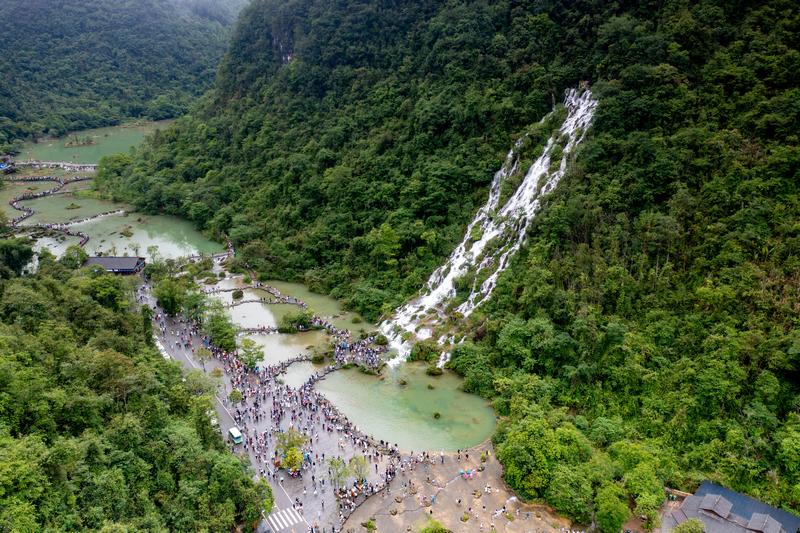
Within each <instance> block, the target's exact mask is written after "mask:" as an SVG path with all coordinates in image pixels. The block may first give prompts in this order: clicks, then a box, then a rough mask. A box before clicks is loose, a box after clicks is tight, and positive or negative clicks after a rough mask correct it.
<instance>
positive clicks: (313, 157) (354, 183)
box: [99, 0, 800, 532]
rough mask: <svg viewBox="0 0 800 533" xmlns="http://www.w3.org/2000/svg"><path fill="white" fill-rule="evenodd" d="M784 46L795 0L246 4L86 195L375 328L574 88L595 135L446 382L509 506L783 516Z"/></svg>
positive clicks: (611, 524) (787, 63) (788, 259)
mask: <svg viewBox="0 0 800 533" xmlns="http://www.w3.org/2000/svg"><path fill="white" fill-rule="evenodd" d="M799 39H800V9H798V6H797V4H796V3H795V2H792V1H790V0H768V1H760V2H749V1H723V0H705V1H700V2H688V1H681V0H673V1H666V2H614V3H608V2H589V1H578V2H556V1H547V0H545V1H541V2H516V1H510V0H507V1H499V2H488V1H467V0H460V1H458V0H450V1H432V2H424V3H423V2H418V3H404V2H400V3H397V2H389V1H373V2H365V1H357V0H347V1H342V2H336V3H330V2H324V1H322V0H294V1H287V2H277V1H274V0H256V1H254V2H253V3H252V4H251V5H250V6H249V7H248V8H246V9H245V11H244V12H243V17H242V19H241V20H240V24H239V25H238V27H237V29H236V31H235V34H234V37H233V41H232V44H231V47H230V50H229V52H228V54H227V55H226V57H225V59H224V60H223V63H222V65H221V67H220V70H219V73H218V76H217V81H216V84H215V86H214V88H213V90H212V91H211V92H210V93H209V94H208V95H207V96H206V97H204V99H203V101H202V102H201V104H200V105H199V107H198V108H197V109H195V110H194V112H193V113H192V114H190V115H189V116H187V117H185V118H183V119H181V120H179V121H178V123H177V124H176V125H175V126H174V127H173V128H171V129H168V130H167V131H164V132H160V133H158V134H156V135H155V136H154V137H152V138H151V139H150V140H149V142H148V143H146V144H145V145H144V146H143V147H142V148H141V149H140V150H138V152H137V153H135V154H134V155H132V156H119V157H114V158H110V159H107V160H106V161H105V162H104V164H103V165H102V168H101V171H100V179H99V183H100V185H101V187H103V188H104V190H106V191H108V192H110V193H111V194H112V195H114V196H115V197H117V198H119V199H124V200H128V201H133V202H135V203H136V204H137V205H138V206H139V207H141V208H143V209H146V210H149V211H154V212H167V213H174V214H179V215H182V216H185V217H188V218H190V219H191V220H193V221H195V223H196V224H197V225H198V227H200V228H203V229H205V230H207V231H209V232H211V233H214V234H217V235H221V234H227V235H229V236H230V237H231V239H232V240H233V241H234V242H235V243H236V244H237V246H238V251H239V255H240V258H241V260H243V261H244V262H246V263H248V264H249V265H250V266H252V267H254V268H255V270H257V271H258V272H259V273H260V274H262V275H263V276H265V277H273V276H277V277H282V278H287V277H288V278H296V279H303V280H304V281H306V282H307V283H308V284H309V285H310V286H311V287H312V288H315V289H316V290H320V291H323V292H328V293H331V294H333V295H334V296H337V297H343V298H345V300H346V301H347V303H348V304H349V305H350V306H351V307H352V308H354V309H356V310H358V311H360V312H361V313H363V314H365V315H366V316H368V317H371V318H377V317H378V316H379V315H380V314H381V313H386V312H387V311H390V310H391V309H392V308H393V307H394V306H396V305H397V304H399V303H400V302H402V301H404V300H405V299H406V298H408V297H409V296H410V295H413V294H414V293H415V292H416V291H417V290H418V289H419V288H420V287H421V286H422V284H423V283H424V281H425V279H426V278H427V276H428V275H429V274H430V272H431V271H432V270H433V268H434V267H435V266H437V265H438V264H440V263H441V262H442V260H443V258H444V257H445V256H446V255H447V254H448V253H449V252H450V251H451V249H452V247H453V245H454V244H455V243H456V242H457V241H458V240H459V239H460V237H461V235H462V234H463V231H464V228H465V226H466V223H467V221H468V220H469V218H470V217H471V216H472V214H473V213H474V211H475V209H476V208H477V206H478V205H480V204H481V203H482V202H483V201H484V199H485V197H486V186H487V185H488V183H489V182H490V180H491V178H492V174H493V172H494V171H495V170H496V169H497V168H498V167H499V166H500V163H501V160H502V157H503V155H504V154H505V153H506V152H507V150H508V149H509V148H510V147H511V144H512V143H513V141H514V140H515V139H516V138H517V137H518V136H519V133H520V132H522V131H525V130H526V129H527V128H528V127H529V126H530V125H531V124H532V123H534V122H536V121H537V120H539V119H540V118H541V117H542V116H543V115H544V114H545V113H546V112H547V111H548V110H550V109H551V108H552V107H553V104H554V103H556V102H557V101H558V100H560V99H561V95H562V94H563V91H564V90H565V89H566V88H569V87H574V86H576V85H577V84H578V83H579V82H581V81H588V82H589V83H590V84H591V86H592V90H593V92H594V94H595V96H596V97H597V98H598V100H599V106H598V110H597V113H596V117H595V123H594V125H593V128H592V131H591V132H590V134H589V137H588V138H587V140H586V141H585V143H584V145H583V146H582V147H581V149H580V151H579V153H578V155H577V157H576V159H575V161H573V162H572V164H571V167H570V170H569V172H568V175H567V176H566V177H565V178H564V180H563V181H562V182H561V184H560V185H559V187H558V189H557V191H556V192H555V193H554V194H553V195H552V196H551V197H550V198H549V200H548V202H547V203H546V205H545V207H544V209H543V211H542V213H541V214H540V216H539V217H538V218H537V219H536V221H535V224H534V225H533V227H532V229H531V232H530V234H529V237H528V242H527V245H526V246H525V247H524V248H523V250H522V252H521V253H520V255H519V256H518V257H517V258H516V260H515V261H514V263H513V265H512V267H511V269H510V270H509V271H508V272H507V273H506V274H505V275H504V276H503V277H502V279H501V282H500V284H499V286H498V288H497V289H496V291H495V294H494V296H493V299H492V301H491V302H490V303H488V304H486V305H485V306H484V307H483V308H481V309H480V311H479V312H477V313H475V314H474V315H473V316H472V317H470V320H469V321H467V322H465V323H463V324H461V327H462V328H463V329H464V330H465V332H466V333H467V334H468V335H469V337H470V340H469V341H468V342H467V343H465V344H464V345H463V346H461V347H459V348H457V349H456V350H455V352H454V354H453V359H452V361H451V363H450V365H451V367H452V368H453V369H455V370H456V371H458V372H459V373H461V374H463V375H464V376H465V378H466V380H465V387H466V388H467V389H468V390H470V391H472V392H476V393H478V394H481V395H483V396H485V397H487V398H490V399H492V400H493V401H494V403H495V406H496V408H497V410H498V411H499V413H500V414H501V415H503V416H504V417H506V418H505V421H504V422H503V424H502V425H501V427H500V429H499V431H498V433H497V435H496V437H495V440H496V444H497V453H498V457H499V458H500V459H501V461H503V463H504V465H505V467H506V470H505V476H506V480H507V481H508V482H509V484H510V485H511V486H512V487H513V488H514V489H516V490H517V491H518V492H519V494H520V495H521V496H522V497H524V498H528V499H539V500H546V501H548V502H550V503H551V504H552V505H554V507H555V508H556V509H557V510H558V511H559V512H562V513H564V514H567V515H569V516H571V517H573V518H575V519H577V520H579V521H582V522H586V523H589V522H591V521H594V522H595V523H596V524H597V525H598V526H599V527H600V528H601V529H602V530H603V531H608V532H613V531H618V530H619V528H620V524H621V523H622V521H623V520H625V519H626V518H627V517H628V516H630V514H631V512H632V511H635V512H636V513H637V514H644V515H647V516H648V517H649V520H650V523H651V525H654V523H655V521H656V520H657V517H656V512H655V510H656V509H657V507H658V505H659V504H660V502H661V501H662V500H663V486H664V484H667V485H671V486H674V487H677V488H683V489H691V488H692V487H693V486H694V485H695V484H696V483H697V482H698V481H700V480H702V479H705V478H711V479H714V480H717V481H719V482H721V483H724V484H725V485H728V486H730V487H732V488H734V489H737V490H742V491H745V492H747V493H749V494H751V495H754V496H756V497H758V498H761V499H763V500H765V501H767V502H770V503H773V504H775V505H777V506H781V507H784V508H787V509H793V510H795V511H797V510H800V466H799V465H800V389H798V383H800V375H798V365H799V364H800V335H798V333H797V331H798V329H797V326H798V317H800V307H798V302H800V288H799V286H798V280H799V279H800V226H798V222H797V221H798V220H800V205H799V203H798V190H797V187H798V183H800V149H799V148H798V129H797V124H799V123H800V103H798V102H800V88H798V83H797V75H796V73H797V72H798V71H800V52H798V40H799ZM454 319H455V320H458V317H454Z"/></svg>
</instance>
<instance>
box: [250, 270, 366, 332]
mask: <svg viewBox="0 0 800 533" xmlns="http://www.w3.org/2000/svg"><path fill="white" fill-rule="evenodd" d="M264 283H266V284H267V285H271V286H273V287H275V288H276V289H278V290H279V291H281V293H282V294H286V295H289V296H294V297H295V298H298V299H300V300H302V301H304V302H305V303H307V304H308V308H309V309H311V310H312V311H314V313H316V314H317V315H320V316H325V317H329V318H330V322H331V324H333V325H334V326H336V327H337V328H341V329H349V330H350V331H352V332H353V333H354V334H356V335H357V334H358V333H360V332H361V331H368V332H369V331H375V329H376V328H375V326H374V325H373V324H369V323H367V322H365V321H364V320H363V318H362V317H361V316H359V315H358V313H354V312H352V311H346V310H345V309H343V308H342V304H341V303H340V302H338V301H337V300H335V299H333V298H331V297H330V296H324V295H322V294H317V293H315V292H311V291H310V290H308V287H306V286H305V285H303V284H301V283H290V282H288V281H277V280H269V281H265V282H264ZM354 320H355V321H354Z"/></svg>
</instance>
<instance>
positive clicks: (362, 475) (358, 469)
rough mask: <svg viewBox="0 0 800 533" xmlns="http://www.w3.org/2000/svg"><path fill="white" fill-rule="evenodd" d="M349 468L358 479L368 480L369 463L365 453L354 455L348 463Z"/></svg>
mask: <svg viewBox="0 0 800 533" xmlns="http://www.w3.org/2000/svg"><path fill="white" fill-rule="evenodd" d="M347 468H348V470H349V471H350V473H351V474H352V475H353V477H355V478H356V481H366V479H367V476H368V475H369V465H368V464H367V459H366V458H365V457H364V456H363V455H354V456H353V457H351V458H350V461H348V463H347Z"/></svg>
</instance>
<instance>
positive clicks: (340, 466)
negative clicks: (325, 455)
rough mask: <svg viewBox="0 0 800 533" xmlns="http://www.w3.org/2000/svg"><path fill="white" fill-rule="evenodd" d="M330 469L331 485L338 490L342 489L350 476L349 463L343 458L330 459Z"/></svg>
mask: <svg viewBox="0 0 800 533" xmlns="http://www.w3.org/2000/svg"><path fill="white" fill-rule="evenodd" d="M328 467H329V468H330V471H331V483H333V486H334V487H336V488H339V487H341V486H342V484H343V483H344V482H345V481H347V476H348V475H350V473H349V470H348V468H347V463H345V462H344V460H343V459H342V458H341V457H331V458H330V459H328Z"/></svg>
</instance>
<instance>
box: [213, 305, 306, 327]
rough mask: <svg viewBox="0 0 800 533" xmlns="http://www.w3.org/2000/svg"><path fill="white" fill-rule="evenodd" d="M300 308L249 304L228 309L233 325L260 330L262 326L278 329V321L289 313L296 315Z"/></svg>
mask: <svg viewBox="0 0 800 533" xmlns="http://www.w3.org/2000/svg"><path fill="white" fill-rule="evenodd" d="M299 310H300V308H299V307H297V306H296V305H289V304H275V305H267V304H261V303H258V302H248V303H243V304H241V305H237V306H235V307H231V308H230V309H228V314H229V315H230V317H231V320H233V323H234V324H236V325H237V326H239V327H240V328H258V327H261V326H270V327H277V326H278V321H279V320H280V319H281V318H282V317H283V316H284V315H286V314H287V313H296V312H297V311H299Z"/></svg>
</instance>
